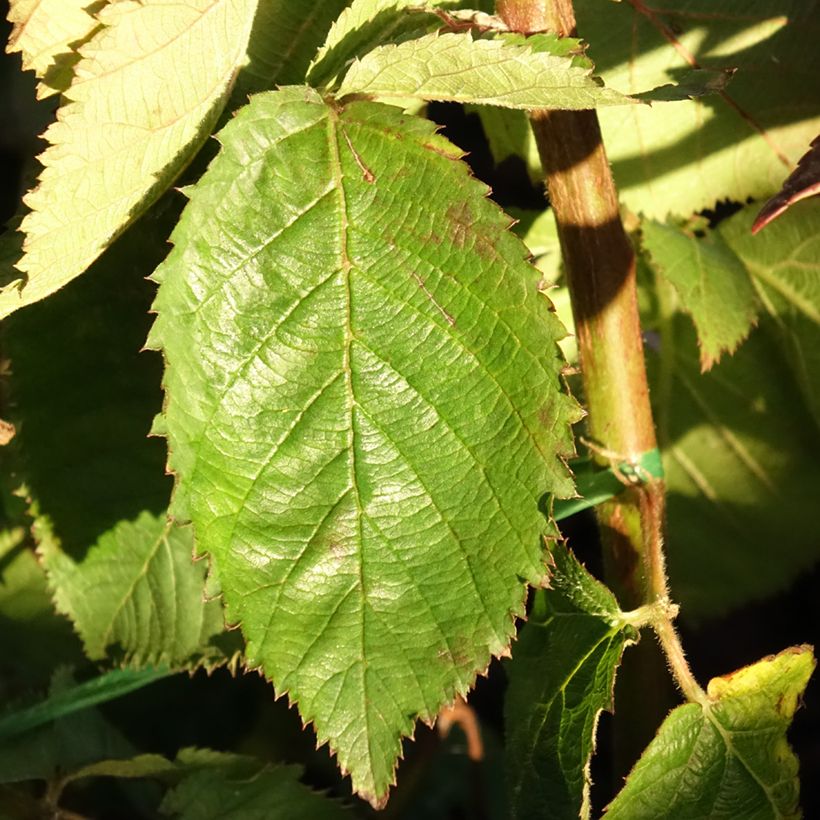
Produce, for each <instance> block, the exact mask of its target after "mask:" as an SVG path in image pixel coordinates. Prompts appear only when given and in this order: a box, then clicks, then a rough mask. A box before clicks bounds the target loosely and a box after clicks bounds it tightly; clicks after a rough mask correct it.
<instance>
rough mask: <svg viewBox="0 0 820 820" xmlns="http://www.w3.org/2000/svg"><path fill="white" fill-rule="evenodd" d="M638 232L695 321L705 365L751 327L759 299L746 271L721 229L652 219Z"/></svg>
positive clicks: (730, 348)
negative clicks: (699, 229)
mask: <svg viewBox="0 0 820 820" xmlns="http://www.w3.org/2000/svg"><path fill="white" fill-rule="evenodd" d="M641 233H642V242H643V247H644V248H645V249H646V250H647V251H648V252H649V255H650V256H651V258H652V265H653V267H654V268H655V270H656V271H658V273H660V274H661V275H662V276H664V277H665V278H666V279H667V280H668V281H669V282H671V283H672V284H673V285H674V286H675V289H676V291H677V293H678V296H679V297H680V301H681V304H682V305H683V308H684V309H685V310H686V311H687V313H689V314H690V315H691V317H692V319H693V321H694V323H695V327H696V328H697V331H698V342H699V344H700V364H701V368H702V369H703V370H709V368H710V367H712V365H713V364H715V363H716V362H717V361H719V359H720V356H721V354H722V353H724V352H727V351H728V352H729V353H733V352H734V351H735V350H736V349H737V347H738V346H739V345H740V343H741V342H742V341H743V339H745V338H746V336H747V335H748V334H749V331H750V330H751V329H752V325H753V323H754V321H755V317H756V315H757V309H758V305H759V302H758V298H757V295H756V293H755V290H754V287H753V286H752V283H751V281H750V279H749V274H748V272H747V270H746V268H745V266H744V265H743V263H742V262H741V261H740V259H738V258H737V256H736V255H735V254H734V253H733V252H732V250H731V248H729V246H728V245H727V244H726V242H725V241H724V240H723V238H722V237H721V236H720V234H714V233H707V234H705V235H702V236H700V237H698V236H696V235H695V234H693V233H692V232H691V231H690V230H685V229H682V228H678V227H676V226H674V225H663V224H661V223H660V222H655V221H653V220H645V221H644V222H643V223H642V225H641Z"/></svg>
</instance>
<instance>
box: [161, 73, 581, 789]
mask: <svg viewBox="0 0 820 820" xmlns="http://www.w3.org/2000/svg"><path fill="white" fill-rule="evenodd" d="M220 140H221V142H222V144H223V149H222V152H221V154H220V155H219V157H218V158H217V159H216V160H215V161H214V163H213V164H212V166H211V167H210V168H209V170H208V172H207V174H206V175H205V176H204V177H203V179H202V180H201V182H200V183H199V184H198V185H197V186H196V187H195V188H194V190H193V193H192V195H191V202H190V203H189V205H188V207H187V208H186V211H185V213H184V215H183V218H182V221H181V222H180V225H179V226H178V228H177V230H176V231H175V234H174V237H173V239H174V242H175V245H176V247H175V249H174V251H173V252H172V254H171V255H170V256H169V258H168V260H167V261H166V262H165V263H164V264H163V265H162V266H161V268H160V269H159V271H158V273H157V278H158V280H159V281H160V282H161V287H160V292H159V295H158V297H157V301H156V303H155V308H156V309H157V311H158V313H159V318H158V320H157V323H156V325H155V328H154V330H153V331H152V334H151V338H150V340H149V342H150V343H151V344H155V345H161V346H162V348H163V350H164V352H165V356H166V360H167V369H166V380H165V384H166V391H167V398H166V421H165V427H166V429H167V434H168V438H169V449H170V461H169V463H170V467H171V468H172V469H173V471H174V472H175V473H176V474H177V479H178V483H177V489H176V492H175V497H174V505H173V510H174V512H175V513H176V514H177V516H180V517H190V518H191V519H192V520H193V523H194V528H195V534H196V538H197V544H198V549H200V550H201V551H203V552H207V553H210V555H211V556H212V560H213V563H214V566H215V568H216V571H217V574H218V576H219V580H220V583H221V586H222V591H223V596H224V599H225V602H226V605H227V608H228V615H227V617H228V619H229V621H231V622H237V623H239V624H240V625H241V627H242V631H243V633H244V635H245V637H246V640H247V641H248V661H249V664H250V666H251V667H261V668H262V670H263V671H264V673H265V674H266V675H267V676H268V677H270V678H272V680H273V682H274V685H275V686H276V689H277V692H278V693H279V694H285V693H288V694H289V696H290V698H291V699H292V700H294V701H296V702H298V704H299V709H300V712H301V714H302V717H303V719H304V720H305V721H313V722H314V723H315V725H316V731H317V735H318V738H319V741H320V743H324V742H329V743H330V745H331V747H332V749H333V750H335V751H336V753H337V754H338V757H339V761H340V764H341V766H342V767H343V769H345V770H349V771H350V772H351V774H352V777H353V784H354V788H355V789H356V790H357V791H358V792H360V793H361V794H363V795H364V796H366V797H367V798H368V799H370V800H371V801H372V802H373V803H374V804H381V803H383V802H384V800H385V798H386V793H387V790H388V787H389V784H390V782H391V780H392V778H393V770H394V766H395V762H396V759H397V757H398V755H399V753H400V749H401V746H400V738H401V737H402V736H403V735H407V734H409V733H410V732H411V731H412V729H413V725H414V721H415V718H416V717H417V716H420V717H422V718H423V719H424V720H427V721H431V720H432V719H433V718H434V717H435V715H436V713H437V712H438V710H439V708H440V706H442V705H443V704H444V703H447V702H448V701H451V700H452V699H453V698H454V697H455V695H457V694H460V693H463V692H466V690H467V689H468V688H469V687H470V685H471V684H472V682H473V680H474V678H475V675H476V673H477V672H479V671H482V670H483V669H485V668H486V666H487V664H488V663H489V661H490V659H491V658H492V657H493V656H494V655H500V654H504V653H506V652H507V651H508V647H509V641H510V638H511V636H512V634H513V632H514V619H515V617H516V616H518V615H521V614H523V612H524V609H523V605H524V595H525V583H524V582H527V583H530V584H534V585H540V584H543V583H544V582H545V580H546V566H545V563H544V561H545V556H544V550H543V544H542V541H541V537H542V535H544V534H549V533H554V529H553V528H552V527H551V526H549V525H548V523H547V522H546V521H545V520H544V518H543V517H542V515H541V513H540V512H539V504H540V503H541V499H542V496H543V494H544V493H548V492H552V493H555V494H557V495H562V496H566V495H569V494H571V493H572V483H571V481H570V478H569V475H568V473H567V470H566V468H565V466H564V464H563V462H562V461H561V458H562V457H563V456H566V455H567V454H569V453H570V452H571V451H572V443H571V434H570V423H571V422H573V421H575V420H576V419H577V418H578V415H579V413H578V408H577V406H576V405H575V403H574V402H573V401H572V400H571V399H570V398H568V397H567V396H566V395H564V394H563V392H562V391H561V383H560V370H561V367H562V360H561V358H560V356H559V354H558V351H557V348H556V345H555V342H556V340H557V339H558V338H560V337H561V336H562V335H563V332H564V331H563V328H562V327H561V326H560V323H559V322H558V320H557V319H555V317H554V316H553V315H552V314H551V313H550V311H549V302H548V301H547V299H546V297H544V296H543V294H541V293H539V292H538V290H537V288H536V285H537V280H538V272H537V271H536V270H535V269H533V268H532V267H530V266H529V265H528V264H527V263H526V262H525V257H526V249H525V248H524V246H523V245H522V244H521V243H520V241H519V240H517V239H516V238H515V237H514V236H513V235H512V234H510V233H509V232H508V231H507V230H506V228H507V225H508V219H507V218H506V217H505V216H504V215H503V214H502V212H501V211H500V210H499V209H498V208H497V206H495V205H494V204H493V203H491V202H489V201H488V200H487V199H485V194H486V190H487V189H486V188H485V187H484V186H482V185H481V184H480V183H477V182H476V181H475V180H473V179H472V178H471V177H470V174H469V172H468V169H467V167H466V166H465V165H463V164H462V163H460V162H458V158H459V152H458V151H457V149H455V148H454V147H453V146H452V145H451V144H450V143H448V142H447V141H446V140H445V139H443V138H442V137H440V136H438V135H436V134H435V130H434V126H433V125H432V124H430V123H428V122H426V121H424V120H419V119H416V118H414V117H408V116H406V115H403V114H402V113H401V112H400V111H398V110H397V109H395V108H393V107H390V106H381V105H377V104H373V103H366V102H353V103H350V104H349V105H346V106H344V107H339V106H338V105H333V104H328V103H325V102H324V101H323V100H322V99H321V97H319V95H318V94H316V92H314V91H312V90H310V89H307V88H288V89H283V90H281V91H279V92H273V93H268V94H264V95H260V96H258V97H256V98H254V100H252V102H251V104H250V105H249V106H248V107H247V108H246V109H243V110H242V111H241V112H240V113H239V115H238V116H237V117H236V118H235V119H234V120H233V121H232V122H231V123H230V124H229V125H228V126H227V127H226V128H225V130H224V131H223V132H222V134H221V135H220ZM307 166H309V167H310V168H311V169H312V170H311V174H310V175H305V174H304V172H303V169H304V168H305V167H307ZM408 168H412V173H408V170H407V169H408ZM260 189H264V190H265V191H266V199H265V202H264V207H262V205H261V204H260V201H259V195H258V192H259V190H260ZM420 199H423V200H424V202H425V208H424V209H419V208H418V202H419V201H420ZM216 249H218V251H217V250H216ZM465 395H469V396H470V397H471V401H470V403H469V404H467V403H465V402H464V396H465ZM408 612H409V613H412V616H411V617H408Z"/></svg>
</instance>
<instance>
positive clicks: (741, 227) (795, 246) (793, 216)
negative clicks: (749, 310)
mask: <svg viewBox="0 0 820 820" xmlns="http://www.w3.org/2000/svg"><path fill="white" fill-rule="evenodd" d="M756 210H757V206H748V207H746V208H744V209H743V210H742V211H741V212H740V213H738V214H736V215H735V216H733V217H731V218H730V219H727V220H726V221H725V222H723V223H721V225H720V226H719V228H718V233H719V234H720V236H721V237H722V239H723V240H724V241H725V242H726V243H727V245H729V247H731V248H732V250H733V251H734V253H735V254H737V256H738V257H739V258H740V259H741V260H742V261H743V264H744V265H745V266H746V268H747V270H748V271H749V275H750V277H751V280H752V283H753V285H754V287H755V289H756V290H757V294H758V296H759V298H760V301H761V302H762V304H763V307H764V309H765V311H766V313H767V314H768V315H769V316H771V318H772V321H773V324H774V326H775V328H776V333H777V335H778V338H779V339H780V341H781V343H782V346H783V351H784V356H783V358H784V362H785V364H786V366H787V367H788V368H789V369H790V370H791V372H792V373H793V374H794V377H795V379H796V380H797V383H798V384H799V385H800V388H801V390H802V391H803V396H804V398H805V400H806V403H807V404H808V406H809V408H810V409H811V411H812V413H813V415H814V418H815V421H816V423H817V426H818V429H820V201H817V200H813V201H811V202H804V203H803V204H802V205H801V206H800V207H799V208H793V209H791V210H790V211H789V212H788V213H786V214H783V215H782V216H781V217H780V219H778V221H777V222H776V223H773V224H771V225H769V226H768V227H767V228H766V232H765V233H764V234H762V235H760V236H752V233H751V230H752V226H753V224H754V222H755V212H756Z"/></svg>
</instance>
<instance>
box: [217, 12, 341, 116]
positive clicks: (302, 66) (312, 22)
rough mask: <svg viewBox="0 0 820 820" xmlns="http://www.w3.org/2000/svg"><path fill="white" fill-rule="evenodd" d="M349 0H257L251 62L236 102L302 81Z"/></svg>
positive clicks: (243, 73) (236, 91)
mask: <svg viewBox="0 0 820 820" xmlns="http://www.w3.org/2000/svg"><path fill="white" fill-rule="evenodd" d="M348 2H349V0H257V2H256V5H257V10H256V16H255V17H254V21H253V29H252V30H251V35H250V42H249V43H248V62H247V65H245V66H243V67H242V70H241V71H240V73H239V77H238V78H237V81H236V88H235V89H234V94H233V97H232V102H236V104H237V106H239V105H244V104H245V103H246V102H247V97H248V95H249V94H256V93H258V92H259V91H267V90H268V89H271V88H274V87H275V86H276V85H287V84H290V83H301V82H303V81H304V79H305V74H306V73H307V69H308V65H309V64H310V61H311V58H313V56H314V55H315V53H316V49H317V48H319V46H320V45H321V44H322V42H323V40H324V38H325V36H326V35H327V33H328V31H329V29H330V27H331V24H332V23H333V21H334V20H335V19H336V18H337V17H338V16H339V14H340V12H342V11H343V9H344V8H345V7H346V6H347V4H348Z"/></svg>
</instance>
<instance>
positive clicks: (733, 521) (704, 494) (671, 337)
mask: <svg viewBox="0 0 820 820" xmlns="http://www.w3.org/2000/svg"><path fill="white" fill-rule="evenodd" d="M762 324H763V327H761V328H759V329H758V330H755V331H753V332H752V334H751V336H750V337H749V339H748V340H747V341H746V342H745V343H744V344H743V346H742V347H741V348H740V349H739V350H738V351H737V352H736V353H735V354H734V355H733V356H731V357H725V358H724V359H723V360H722V361H721V362H720V364H718V365H716V366H715V367H713V368H712V370H711V371H709V372H708V373H700V366H699V362H698V357H697V353H696V343H695V338H694V333H693V331H692V328H691V325H690V323H689V320H688V318H686V317H685V316H683V315H681V314H677V315H676V316H674V317H671V318H670V319H669V320H668V321H667V322H666V323H665V325H664V329H663V332H662V334H661V341H660V345H661V350H660V353H659V354H656V353H655V352H654V351H653V352H652V353H651V354H650V355H649V357H648V365H649V368H650V376H651V386H652V391H651V397H652V402H653V406H654V409H655V415H656V419H657V421H658V428H659V429H658V432H659V439H660V442H661V447H662V449H663V454H664V467H665V470H666V482H667V489H668V517H669V528H668V533H667V539H666V540H667V545H668V561H669V572H670V576H671V579H672V589H673V590H674V594H675V598H676V599H679V600H680V601H681V603H682V604H683V605H684V606H683V611H684V613H685V614H686V615H687V616H690V617H696V618H697V617H703V616H707V615H715V614H718V613H720V612H724V611H726V610H727V609H731V608H732V607H735V606H738V605H739V604H742V603H746V602H747V601H749V600H751V599H754V598H760V597H763V596H765V595H769V594H772V593H774V592H777V591H779V590H781V589H783V588H784V587H785V586H786V585H787V584H788V583H789V582H790V581H791V580H792V579H793V578H794V576H795V575H796V574H797V573H798V572H800V571H801V570H802V569H804V568H806V567H808V566H811V564H812V563H814V562H815V561H816V560H818V559H820V537H818V533H817V527H816V526H815V522H814V521H813V520H812V517H811V516H807V515H806V510H810V509H813V508H814V506H815V505H816V503H817V487H818V486H820V461H819V460H818V458H817V453H818V452H820V437H818V432H817V428H816V427H815V425H814V424H813V422H812V418H811V416H810V415H809V414H808V412H807V411H806V409H805V405H804V404H803V402H802V401H801V399H800V394H799V391H798V389H797V385H796V384H795V382H794V380H793V379H792V377H791V375H790V373H789V372H788V370H787V369H786V367H785V365H784V363H783V359H782V356H781V355H780V351H779V350H778V347H777V345H776V344H775V343H774V340H773V339H772V338H771V335H770V334H769V333H768V332H767V331H768V330H770V327H769V326H768V324H767V322H763V323H762ZM706 567H708V570H706V571H705V570H704V568H706Z"/></svg>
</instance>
